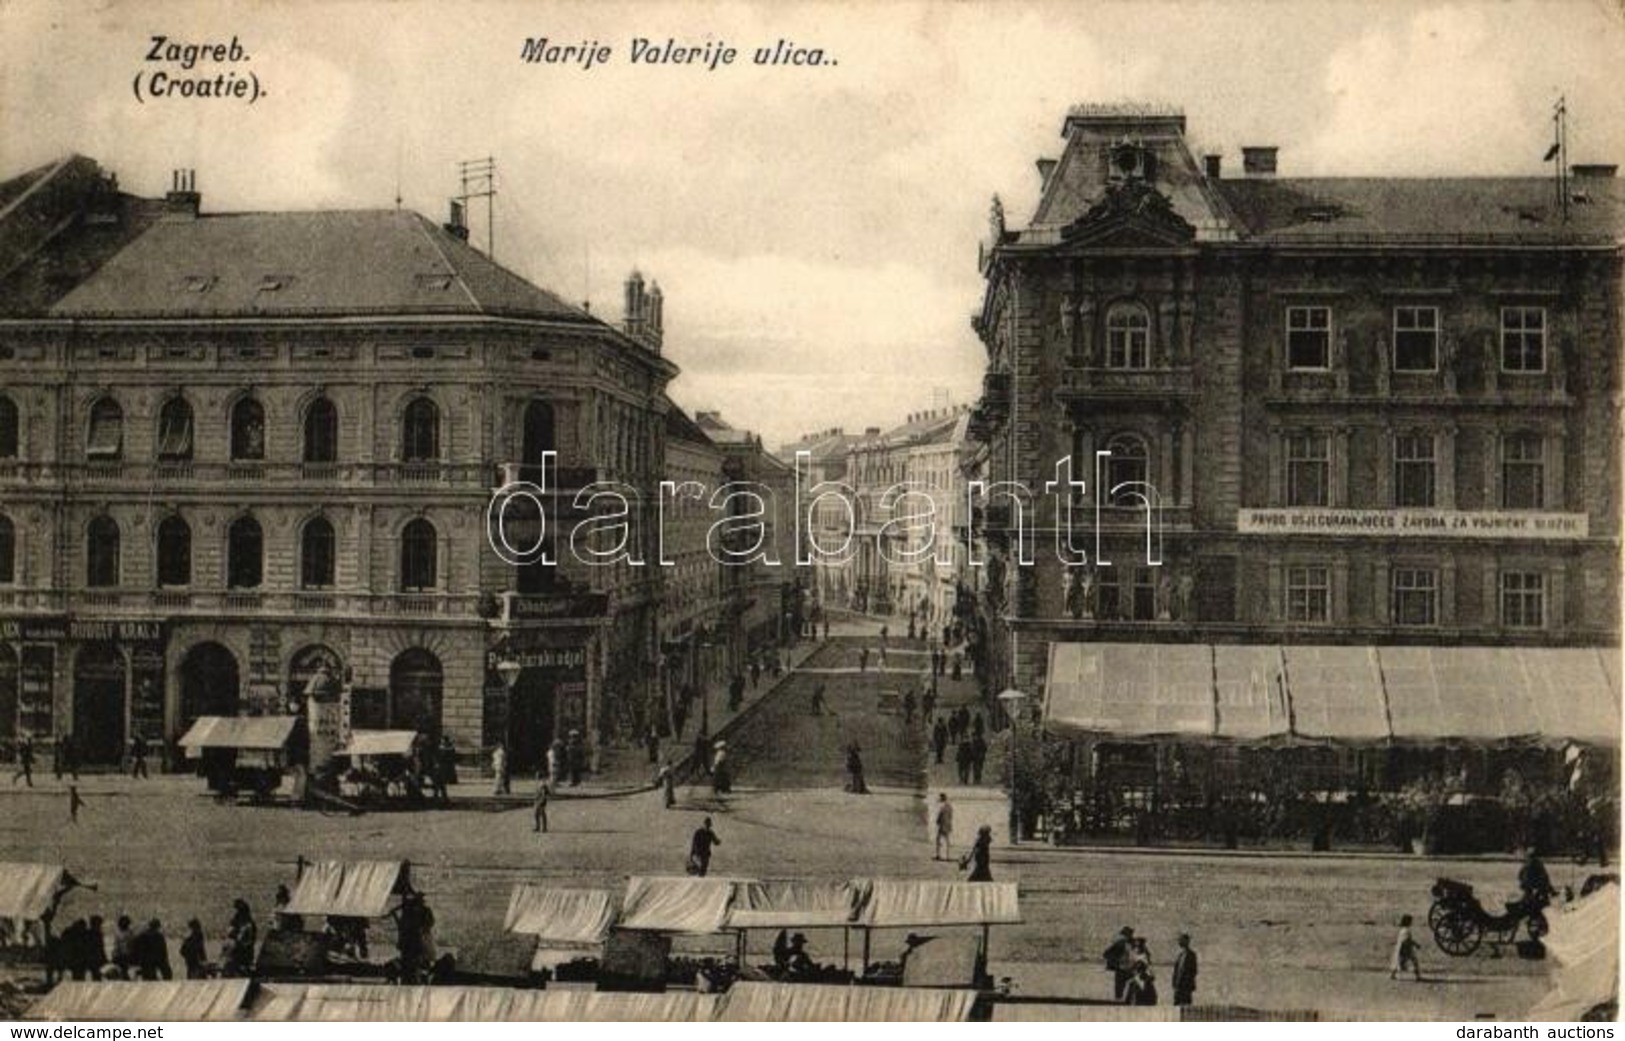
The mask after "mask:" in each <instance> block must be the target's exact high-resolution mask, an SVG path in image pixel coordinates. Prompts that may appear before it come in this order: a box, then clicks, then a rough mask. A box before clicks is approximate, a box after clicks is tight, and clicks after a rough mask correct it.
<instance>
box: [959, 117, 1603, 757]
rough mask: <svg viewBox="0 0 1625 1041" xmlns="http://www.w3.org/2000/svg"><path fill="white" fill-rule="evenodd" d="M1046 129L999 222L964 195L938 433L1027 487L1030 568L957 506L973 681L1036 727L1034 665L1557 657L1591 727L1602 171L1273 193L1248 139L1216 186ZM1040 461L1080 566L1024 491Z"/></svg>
mask: <svg viewBox="0 0 1625 1041" xmlns="http://www.w3.org/2000/svg"><path fill="white" fill-rule="evenodd" d="M1062 136H1063V138H1064V141H1065V145H1064V150H1063V151H1062V153H1061V155H1060V156H1059V158H1058V159H1041V160H1040V161H1039V162H1038V170H1039V175H1040V177H1041V178H1042V179H1043V191H1042V197H1041V200H1040V202H1039V204H1038V207H1037V210H1036V212H1035V213H1034V214H1033V217H1032V220H1031V222H1030V223H1029V224H1028V225H1027V226H1026V227H1024V228H1019V229H1016V228H1011V227H1007V226H1006V224H1005V219H1004V215H1003V212H1002V208H1001V207H1000V206H999V204H998V202H997V200H995V202H994V210H993V214H992V217H991V221H990V223H991V227H990V232H989V238H988V241H987V242H986V243H985V244H984V246H983V250H982V265H983V271H984V274H985V276H986V282H987V285H986V295H985V298H984V302H983V305H982V308H981V310H980V313H979V314H978V316H977V317H976V318H975V320H974V324H975V327H976V330H977V332H978V334H979V335H980V337H981V339H982V340H983V342H984V343H985V345H986V348H987V352H988V370H987V374H986V377H985V381H984V388H983V390H984V393H983V395H982V398H981V401H980V403H979V405H978V407H977V409H976V411H975V413H974V414H973V417H972V421H971V436H972V437H973V438H976V439H978V440H981V441H982V442H983V443H984V444H985V445H986V446H987V450H988V455H987V468H988V474H987V479H988V480H989V481H1004V480H1011V481H1019V482H1022V483H1023V484H1025V485H1026V486H1027V487H1028V488H1030V489H1032V490H1033V491H1034V492H1036V493H1039V495H1040V497H1039V498H1038V499H1037V500H1036V502H1034V503H1032V504H1031V505H1030V506H1029V507H1028V508H1027V510H1026V514H1027V515H1026V516H1025V518H1021V519H1024V520H1025V522H1026V523H1027V525H1028V526H1029V529H1030V530H1031V531H1032V532H1033V541H1034V546H1033V554H1034V559H1035V564H1034V566H1030V567H1025V566H1020V565H1019V558H1018V557H1017V555H1016V546H1015V537H1016V526H1017V525H1016V522H1017V520H1018V508H1017V507H1016V506H1015V505H1014V504H1013V503H1012V502H1011V501H1010V500H1009V499H1008V497H1003V496H994V497H991V498H989V499H988V500H987V501H986V502H985V503H984V504H983V505H982V507H981V509H980V510H979V513H978V518H977V525H978V534H979V536H980V537H981V538H982V539H984V540H986V541H987V543H988V544H989V545H991V546H992V547H994V549H993V553H992V559H991V560H990V561H989V563H988V569H989V571H988V578H989V579H991V580H992V581H991V582H990V583H988V584H987V586H986V593H985V595H984V596H983V598H982V602H981V603H980V605H979V608H978V614H979V617H980V623H979V625H978V626H977V630H978V634H977V635H978V651H977V659H978V666H979V668H980V669H981V670H982V673H983V678H984V681H985V683H986V684H987V686H988V687H989V689H990V690H995V691H996V690H999V689H1001V688H1003V687H1006V686H1014V687H1015V688H1017V689H1019V690H1022V691H1026V692H1031V693H1034V694H1039V695H1042V694H1044V693H1045V692H1046V690H1047V691H1048V693H1049V696H1050V700H1051V708H1052V709H1053V708H1054V704H1055V698H1056V690H1057V688H1056V684H1058V683H1059V684H1062V685H1066V684H1075V683H1076V682H1077V678H1076V676H1064V675H1059V674H1058V673H1059V672H1062V671H1065V670H1068V669H1073V668H1075V667H1076V666H1077V663H1078V662H1077V657H1078V656H1077V655H1076V654H1074V653H1073V652H1072V651H1067V652H1064V653H1057V652H1056V649H1057V648H1059V647H1061V646H1062V645H1067V646H1071V647H1080V646H1087V645H1090V644H1114V645H1115V644H1145V643H1186V644H1204V645H1216V646H1219V647H1220V650H1221V652H1222V650H1223V646H1224V645H1254V646H1260V647H1264V646H1268V647H1283V646H1284V647H1286V648H1287V650H1288V652H1290V650H1291V648H1292V646H1294V645H1313V646H1317V647H1326V646H1331V647H1336V646H1342V647H1348V648H1373V647H1391V646H1392V647H1410V646H1432V647H1435V648H1447V647H1448V648H1458V649H1462V650H1465V651H1471V652H1473V653H1474V654H1477V652H1478V649H1497V650H1496V651H1495V654H1489V655H1484V656H1481V657H1480V658H1479V659H1477V660H1478V661H1479V663H1480V664H1485V663H1489V664H1490V665H1491V666H1492V669H1493V667H1494V666H1493V663H1494V662H1497V661H1502V660H1505V661H1508V662H1511V661H1514V660H1517V659H1515V658H1506V659H1501V658H1498V657H1496V654H1500V653H1501V650H1502V649H1517V648H1531V649H1533V648H1571V649H1586V650H1588V651H1591V650H1595V651H1596V653H1593V654H1591V655H1590V657H1589V658H1588V657H1585V656H1584V655H1581V656H1580V658H1573V657H1572V656H1570V657H1568V658H1565V659H1564V660H1565V661H1580V662H1581V664H1580V666H1578V668H1580V670H1581V672H1583V673H1584V680H1583V682H1585V683H1590V684H1593V685H1594V684H1597V683H1603V682H1606V683H1608V684H1610V685H1611V686H1610V688H1609V690H1611V691H1612V694H1611V696H1612V699H1613V703H1614V705H1615V706H1616V708H1615V713H1616V715H1615V718H1616V719H1617V701H1618V697H1617V690H1618V666H1617V657H1618V655H1617V648H1618V643H1619V616H1618V610H1619V593H1620V590H1619V580H1618V575H1619V562H1618V554H1619V515H1620V496H1619V464H1620V454H1619V438H1620V422H1619V414H1620V401H1621V397H1620V389H1621V388H1620V348H1621V325H1620V321H1621V315H1620V300H1621V295H1620V294H1621V241H1622V237H1621V213H1622V209H1621V204H1622V200H1625V192H1622V191H1621V189H1620V186H1619V182H1618V181H1617V180H1616V179H1615V178H1614V176H1613V172H1614V171H1613V168H1612V167H1576V168H1575V170H1574V176H1573V177H1572V178H1571V179H1569V180H1568V182H1567V184H1568V193H1569V198H1568V200H1567V201H1566V203H1565V202H1563V201H1562V200H1561V198H1560V196H1559V194H1558V193H1557V189H1556V181H1555V178H1426V179H1400V178H1385V179H1378V178H1325V179H1296V178H1289V177H1283V176H1278V173H1277V163H1278V160H1279V159H1280V158H1281V156H1280V155H1279V153H1278V151H1277V149H1275V148H1273V147H1269V148H1263V147H1260V148H1248V149H1245V150H1244V161H1243V164H1242V166H1243V169H1242V170H1241V171H1239V172H1237V173H1235V174H1227V173H1226V171H1225V170H1223V169H1222V160H1221V159H1220V157H1218V156H1207V157H1202V159H1201V160H1200V161H1199V160H1198V157H1197V156H1195V155H1193V154H1192V152H1191V151H1190V148H1189V147H1188V145H1187V142H1186V139H1185V119H1184V116H1183V115H1182V114H1181V113H1179V112H1178V111H1176V110H1168V109H1158V108H1145V107H1114V106H1093V105H1085V106H1078V107H1076V108H1074V109H1072V110H1071V112H1070V113H1069V114H1068V115H1067V117H1066V120H1065V123H1064V126H1063V129H1062ZM1532 147H1535V146H1532ZM1285 159H1286V160H1287V161H1289V160H1290V153H1288V154H1287V156H1286V157H1285ZM1101 452H1109V455H1108V456H1099V455H1098V453H1101ZM1066 457H1070V458H1071V459H1072V460H1073V463H1074V467H1075V471H1074V472H1075V476H1077V477H1079V478H1082V479H1084V480H1086V481H1087V482H1088V491H1087V493H1086V494H1084V495H1081V496H1070V497H1069V498H1071V500H1072V502H1073V504H1074V506H1075V507H1076V508H1075V509H1074V511H1073V513H1072V517H1071V532H1072V534H1073V536H1074V544H1075V545H1076V546H1077V547H1078V548H1079V549H1082V550H1085V551H1086V552H1087V553H1088V556H1089V561H1090V563H1089V564H1088V565H1087V566H1072V567H1069V566H1065V565H1063V564H1061V563H1060V562H1059V561H1058V559H1057V555H1056V551H1055V534H1054V533H1055V531H1056V529H1057V527H1058V526H1060V525H1064V524H1065V523H1066V518H1064V516H1063V515H1062V513H1061V512H1060V507H1059V505H1058V502H1057V499H1056V498H1055V497H1053V496H1043V495H1042V490H1043V485H1044V482H1046V481H1049V480H1052V479H1053V478H1054V475H1055V463H1056V461H1057V460H1060V459H1063V458H1066ZM1097 467H1098V470H1097ZM1147 499H1152V500H1154V503H1155V510H1154V511H1152V512H1154V513H1155V515H1156V516H1157V525H1156V527H1157V531H1156V532H1154V538H1153V542H1154V543H1155V546H1154V548H1153V550H1152V553H1151V556H1159V555H1160V561H1161V563H1160V566H1151V562H1150V561H1148V551H1147V535H1146V528H1147V525H1146V519H1145V518H1146V514H1147V509H1146V505H1145V504H1146V500H1147ZM1097 536H1098V540H1097ZM1103 560H1104V561H1109V565H1107V564H1103V563H1102V561H1103ZM1081 653H1085V654H1095V653H1097V652H1095V651H1087V652H1081ZM1333 657H1335V655H1333ZM1469 657H1471V656H1469ZM1224 658H1225V655H1224V654H1223V653H1219V654H1218V658H1217V660H1218V662H1219V664H1218V666H1216V667H1218V668H1221V669H1222V667H1223V664H1224ZM1157 660H1158V659H1156V658H1155V656H1150V655H1141V656H1140V658H1139V659H1138V661H1137V664H1135V665H1134V666H1133V667H1134V668H1135V669H1138V670H1140V671H1141V672H1146V670H1149V669H1151V668H1152V667H1153V666H1152V664H1151V663H1153V662H1155V661H1157ZM1327 660H1328V661H1330V660H1331V659H1330V658H1328V659H1327ZM1372 660H1373V661H1374V660H1375V659H1372ZM1455 660H1457V661H1467V660H1468V659H1467V658H1460V657H1458V658H1457V659H1455ZM1543 660H1545V659H1543ZM1551 660H1552V661H1557V659H1555V658H1554V659H1551ZM1287 661H1288V662H1289V664H1290V661H1291V654H1290V653H1288V655H1287ZM1587 662H1589V664H1587ZM1329 667H1330V666H1328V668H1329ZM1362 667H1363V666H1362ZM1272 668H1273V666H1272ZM1440 668H1441V669H1442V668H1443V666H1440ZM1242 671H1243V672H1244V673H1245V671H1246V670H1245V669H1243V670H1242ZM1303 675H1304V682H1305V683H1308V682H1309V676H1308V670H1305V672H1304V674H1303ZM1441 675H1442V673H1441ZM1574 675H1575V676H1576V677H1578V676H1579V675H1580V674H1579V673H1575V674H1574ZM1293 678H1294V680H1296V679H1297V678H1298V677H1297V676H1294V677H1293ZM1322 679H1326V677H1324V676H1323V677H1322ZM1223 681H1224V676H1222V675H1221V676H1220V683H1221V686H1222V683H1223ZM1252 681H1253V682H1254V683H1255V684H1256V683H1258V682H1260V681H1259V676H1258V673H1257V670H1256V669H1255V670H1254V674H1253V676H1252ZM1547 681H1549V682H1553V683H1554V684H1555V686H1554V691H1555V690H1557V688H1560V687H1561V686H1562V684H1561V683H1558V682H1557V681H1555V680H1551V679H1550V678H1548V680H1547ZM1125 682H1127V683H1128V684H1129V685H1130V686H1131V687H1134V686H1136V685H1141V686H1143V687H1144V689H1151V688H1153V687H1157V686H1159V685H1160V686H1161V687H1162V688H1163V689H1164V690H1166V689H1167V688H1168V687H1169V685H1170V684H1169V677H1168V676H1167V675H1164V676H1163V677H1162V679H1161V680H1160V681H1159V680H1155V679H1153V678H1151V677H1150V676H1149V673H1147V674H1146V675H1143V676H1137V677H1130V678H1128V679H1126V681H1125ZM1240 682H1241V683H1242V684H1243V685H1245V684H1246V682H1247V677H1246V676H1245V675H1243V677H1242V678H1241V681H1240ZM1326 682H1327V683H1331V682H1332V681H1331V680H1330V679H1326ZM1441 682H1442V681H1441ZM1576 682H1581V680H1579V679H1576ZM1400 686H1401V684H1400V683H1399V680H1397V679H1396V678H1395V676H1394V675H1392V674H1390V675H1389V676H1388V677H1387V679H1386V690H1387V693H1386V695H1385V697H1386V698H1387V699H1388V700H1387V701H1386V702H1383V704H1385V705H1387V708H1388V711H1389V712H1390V713H1392V712H1395V711H1398V712H1400V713H1401V714H1403V712H1404V711H1405V708H1404V705H1402V704H1401V701H1402V699H1403V696H1404V694H1403V691H1402V690H1401V689H1399V688H1400ZM1136 689H1139V688H1138V687H1136ZM1220 696H1221V697H1222V696H1223V694H1222V691H1221V695H1220ZM1171 729H1172V730H1177V729H1179V728H1178V727H1172V728H1171ZM1334 729H1335V728H1334ZM1332 736H1336V735H1332ZM1567 736H1577V735H1567Z"/></svg>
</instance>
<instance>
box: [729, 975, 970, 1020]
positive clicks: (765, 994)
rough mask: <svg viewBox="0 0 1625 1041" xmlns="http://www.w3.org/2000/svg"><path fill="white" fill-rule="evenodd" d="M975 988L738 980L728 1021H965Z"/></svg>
mask: <svg viewBox="0 0 1625 1041" xmlns="http://www.w3.org/2000/svg"><path fill="white" fill-rule="evenodd" d="M975 1003H976V992H975V991H973V990H925V989H918V988H912V987H846V986H824V985H820V984H814V983H735V984H734V985H733V987H731V988H730V989H729V991H728V995H727V997H726V998H725V999H724V1001H723V1005H722V1016H721V1019H722V1021H723V1022H724V1023H764V1022H778V1023H782V1022H791V1023H963V1022H966V1021H967V1020H969V1019H970V1013H971V1006H973V1005H974V1004H975Z"/></svg>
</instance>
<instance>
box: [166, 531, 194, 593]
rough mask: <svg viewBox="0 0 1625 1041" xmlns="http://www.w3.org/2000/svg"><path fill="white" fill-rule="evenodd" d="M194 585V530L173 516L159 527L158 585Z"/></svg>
mask: <svg viewBox="0 0 1625 1041" xmlns="http://www.w3.org/2000/svg"><path fill="white" fill-rule="evenodd" d="M191 584H192V528H191V526H190V525H188V524H187V523H186V521H185V520H184V519H183V518H181V517H179V516H174V515H171V516H169V517H165V518H164V519H163V522H162V523H161V524H159V525H158V585H159V586H189V585H191Z"/></svg>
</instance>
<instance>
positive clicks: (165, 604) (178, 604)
mask: <svg viewBox="0 0 1625 1041" xmlns="http://www.w3.org/2000/svg"><path fill="white" fill-rule="evenodd" d="M152 606H153V607H155V608H157V609H158V610H160V611H183V610H185V609H187V608H189V607H191V606H192V594H191V593H188V592H185V591H178V590H173V589H160V590H158V591H157V592H156V593H153V594H152Z"/></svg>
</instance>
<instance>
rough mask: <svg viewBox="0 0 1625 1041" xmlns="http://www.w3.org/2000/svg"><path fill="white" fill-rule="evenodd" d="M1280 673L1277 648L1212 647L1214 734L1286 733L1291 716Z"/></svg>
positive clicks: (1250, 736)
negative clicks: (1215, 722)
mask: <svg viewBox="0 0 1625 1041" xmlns="http://www.w3.org/2000/svg"><path fill="white" fill-rule="evenodd" d="M1281 676H1282V669H1281V648H1279V647H1274V646H1267V647H1258V646H1252V647H1245V646H1233V645H1228V644H1221V645H1219V646H1216V647H1214V648H1213V690H1214V699H1213V700H1214V703H1215V706H1216V707H1215V709H1214V716H1215V718H1216V721H1217V726H1216V727H1215V731H1214V736H1216V737H1223V738H1232V739H1235V740H1238V741H1250V740H1258V739H1260V738H1267V737H1276V736H1278V735H1281V734H1285V733H1287V732H1288V729H1289V724H1290V722H1291V718H1292V717H1291V712H1290V711H1289V710H1288V708H1287V699H1286V685H1285V684H1284V683H1283V682H1282V679H1281Z"/></svg>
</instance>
